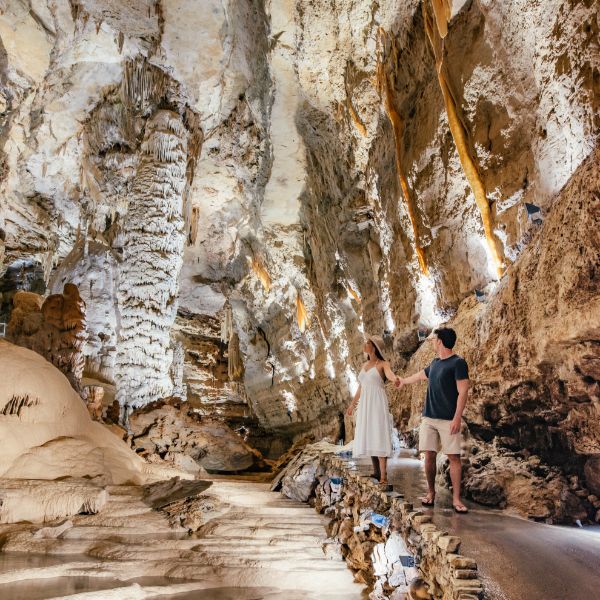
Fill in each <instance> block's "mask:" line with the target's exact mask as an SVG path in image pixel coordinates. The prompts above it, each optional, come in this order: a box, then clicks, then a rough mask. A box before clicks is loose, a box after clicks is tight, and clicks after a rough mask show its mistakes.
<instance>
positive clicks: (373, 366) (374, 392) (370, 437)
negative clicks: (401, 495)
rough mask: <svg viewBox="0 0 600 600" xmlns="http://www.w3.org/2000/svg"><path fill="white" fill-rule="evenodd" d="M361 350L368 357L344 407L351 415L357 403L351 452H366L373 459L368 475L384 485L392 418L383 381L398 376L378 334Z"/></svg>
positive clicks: (357, 454) (390, 441)
mask: <svg viewBox="0 0 600 600" xmlns="http://www.w3.org/2000/svg"><path fill="white" fill-rule="evenodd" d="M363 351H364V352H365V353H366V354H368V356H369V360H367V362H366V363H365V364H364V365H363V367H362V369H361V371H360V373H359V375H358V381H359V383H360V385H359V386H358V390H357V391H356V394H355V395H354V400H352V403H351V404H350V407H349V408H348V414H349V415H351V414H352V413H353V412H354V410H355V408H356V405H357V404H358V413H357V414H356V428H355V434H354V442H353V444H352V455H353V456H354V457H355V458H360V457H364V456H370V457H371V461H372V463H373V474H372V475H371V476H372V477H374V478H375V479H378V480H379V483H381V484H382V485H385V484H387V459H388V457H390V456H391V455H392V422H391V417H390V409H389V406H388V399H387V395H386V393H385V383H386V381H387V380H390V381H392V382H393V383H396V381H397V380H398V377H396V375H394V373H393V372H392V369H391V368H390V365H389V363H388V362H386V360H385V359H384V357H383V340H382V339H381V338H380V337H379V336H370V337H369V338H367V341H366V342H365V346H364V348H363ZM359 401H360V402H359Z"/></svg>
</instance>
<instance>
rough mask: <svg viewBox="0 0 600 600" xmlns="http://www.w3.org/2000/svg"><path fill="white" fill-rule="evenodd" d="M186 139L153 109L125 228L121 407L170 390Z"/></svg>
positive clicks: (173, 118) (176, 124) (177, 125)
mask: <svg viewBox="0 0 600 600" xmlns="http://www.w3.org/2000/svg"><path fill="white" fill-rule="evenodd" d="M187 142H188V132H187V130H186V128H185V126H184V124H183V121H182V119H181V117H180V116H179V115H178V114H177V113H175V112H172V111H169V110H158V111H156V112H155V113H154V115H153V116H152V117H151V118H150V119H149V120H148V122H147V125H146V132H145V136H144V141H143V143H142V156H141V159H140V165H139V167H138V171H137V174H136V177H135V180H134V184H133V193H132V198H131V200H130V203H129V212H128V214H127V217H126V223H125V225H124V235H125V245H124V251H123V262H122V264H121V266H120V280H119V287H118V306H119V312H120V320H121V323H120V331H119V338H118V350H117V359H116V365H115V379H116V384H117V399H118V401H119V404H120V405H121V406H123V407H130V408H136V407H139V406H143V405H145V404H147V403H149V402H152V401H154V400H157V399H159V398H162V397H165V396H169V395H171V393H172V391H173V384H172V381H171V378H170V376H169V369H170V366H171V363H172V350H171V349H170V333H171V327H172V326H173V322H174V321H175V316H176V314H177V291H178V277H179V272H180V270H181V265H182V257H183V247H184V240H185V235H184V220H183V192H184V189H185V186H186V164H187Z"/></svg>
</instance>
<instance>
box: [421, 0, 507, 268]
mask: <svg viewBox="0 0 600 600" xmlns="http://www.w3.org/2000/svg"><path fill="white" fill-rule="evenodd" d="M432 1H433V0H432ZM434 4H435V3H434ZM422 9H423V20H424V23H425V32H426V33H427V37H428V38H429V42H430V44H431V48H432V50H433V54H434V57H435V65H436V71H437V76H438V81H439V84H440V88H441V90H442V96H443V98H444V104H445V106H446V114H447V115H448V124H449V126H450V132H451V133H452V138H453V139H454V144H455V145H456V150H457V152H458V156H459V158H460V163H461V165H462V167H463V171H464V173H465V176H466V178H467V181H468V182H469V186H470V187H471V190H472V192H473V195H474V196H475V202H476V203H477V207H478V208H479V212H480V213H481V220H482V222H483V230H484V233H485V238H486V240H487V244H488V248H489V250H490V253H491V255H492V258H493V260H494V264H495V267H496V271H497V273H498V276H501V275H502V273H503V272H504V258H503V256H502V255H501V252H500V251H499V249H498V240H497V239H496V236H495V235H494V217H493V215H492V210H491V208H490V203H489V201H488V199H487V195H486V192H485V186H484V184H483V180H482V179H481V175H480V174H479V169H478V166H477V162H476V160H475V158H474V157H473V156H471V152H470V149H469V145H468V143H467V131H466V128H465V126H464V124H463V123H462V121H461V119H460V114H459V107H458V102H457V101H456V99H455V98H454V97H453V95H452V93H451V91H450V87H449V85H448V81H447V77H446V71H445V69H444V64H443V63H444V41H443V38H442V37H440V35H438V34H436V28H435V27H434V23H433V21H434V17H433V15H432V14H431V13H430V12H429V10H428V9H427V2H423V4H422ZM434 9H435V6H434ZM438 26H439V22H438Z"/></svg>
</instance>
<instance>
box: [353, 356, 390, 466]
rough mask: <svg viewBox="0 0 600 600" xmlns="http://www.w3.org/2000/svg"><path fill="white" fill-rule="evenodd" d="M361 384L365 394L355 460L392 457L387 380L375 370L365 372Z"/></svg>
mask: <svg viewBox="0 0 600 600" xmlns="http://www.w3.org/2000/svg"><path fill="white" fill-rule="evenodd" d="M358 381H359V382H360V386H361V390H360V399H359V401H358V410H357V412H356V428H355V433H354V442H353V444H352V456H354V457H355V458H359V457H364V456H391V455H392V421H391V415H390V408H389V404H388V399H387V394H386V393H385V385H384V383H383V379H382V378H381V375H380V374H379V371H378V370H377V367H376V366H375V367H372V368H370V369H369V370H368V371H365V370H364V369H362V370H361V372H360V373H359V375H358Z"/></svg>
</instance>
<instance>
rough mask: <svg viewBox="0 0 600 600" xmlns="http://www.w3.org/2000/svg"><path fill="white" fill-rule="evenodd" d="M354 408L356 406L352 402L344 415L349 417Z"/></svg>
mask: <svg viewBox="0 0 600 600" xmlns="http://www.w3.org/2000/svg"><path fill="white" fill-rule="evenodd" d="M355 408H356V405H355V404H354V402H350V406H349V407H348V410H347V411H346V414H347V415H348V416H349V417H351V416H352V413H353V412H354V409H355Z"/></svg>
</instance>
